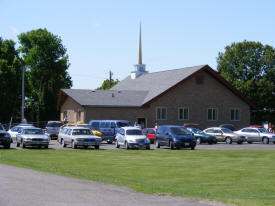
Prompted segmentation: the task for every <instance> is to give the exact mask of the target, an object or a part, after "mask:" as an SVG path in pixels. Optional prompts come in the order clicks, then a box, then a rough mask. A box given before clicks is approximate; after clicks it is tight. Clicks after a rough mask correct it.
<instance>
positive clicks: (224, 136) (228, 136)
mask: <svg viewBox="0 0 275 206" xmlns="http://www.w3.org/2000/svg"><path fill="white" fill-rule="evenodd" d="M203 131H204V132H205V133H206V134H209V135H213V136H215V137H216V138H217V141H218V142H226V144H232V142H237V143H238V144H242V143H243V142H245V141H246V139H245V137H243V136H240V135H238V134H235V133H234V132H233V131H232V130H230V129H227V128H223V127H210V128H207V129H205V130H203Z"/></svg>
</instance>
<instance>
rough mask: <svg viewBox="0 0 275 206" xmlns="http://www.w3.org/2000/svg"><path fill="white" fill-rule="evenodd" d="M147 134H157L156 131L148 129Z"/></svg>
mask: <svg viewBox="0 0 275 206" xmlns="http://www.w3.org/2000/svg"><path fill="white" fill-rule="evenodd" d="M147 134H156V131H155V130H153V129H148V131H147Z"/></svg>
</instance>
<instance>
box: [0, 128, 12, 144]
mask: <svg viewBox="0 0 275 206" xmlns="http://www.w3.org/2000/svg"><path fill="white" fill-rule="evenodd" d="M11 142H12V139H11V136H10V134H9V133H8V132H6V130H5V128H4V127H3V125H2V124H1V123H0V145H3V146H4V148H5V149H9V148H10V144H11Z"/></svg>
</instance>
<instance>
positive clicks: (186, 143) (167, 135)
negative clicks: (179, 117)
mask: <svg viewBox="0 0 275 206" xmlns="http://www.w3.org/2000/svg"><path fill="white" fill-rule="evenodd" d="M155 144H156V148H160V146H169V147H170V149H175V148H177V149H180V148H181V147H183V148H191V149H192V150H193V149H195V147H196V138H195V137H194V135H192V133H191V132H190V131H188V130H187V129H185V128H184V127H182V126H177V125H161V126H158V129H157V133H156V138H155Z"/></svg>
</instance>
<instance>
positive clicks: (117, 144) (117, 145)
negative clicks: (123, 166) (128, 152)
mask: <svg viewBox="0 0 275 206" xmlns="http://www.w3.org/2000/svg"><path fill="white" fill-rule="evenodd" d="M119 147H120V145H119V143H118V141H117V140H116V148H119Z"/></svg>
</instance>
